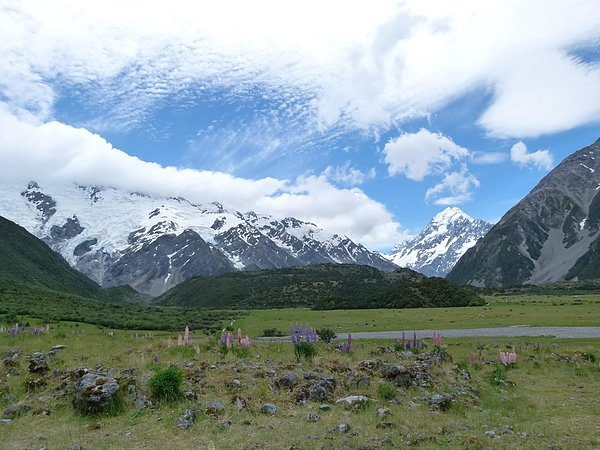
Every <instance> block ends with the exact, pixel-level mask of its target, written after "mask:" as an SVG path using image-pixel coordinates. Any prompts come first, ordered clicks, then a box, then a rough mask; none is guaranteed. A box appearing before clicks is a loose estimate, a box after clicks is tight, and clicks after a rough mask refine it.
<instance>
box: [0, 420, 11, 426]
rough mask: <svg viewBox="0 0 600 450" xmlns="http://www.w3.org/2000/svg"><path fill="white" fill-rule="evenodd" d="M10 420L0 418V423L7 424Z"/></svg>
mask: <svg viewBox="0 0 600 450" xmlns="http://www.w3.org/2000/svg"><path fill="white" fill-rule="evenodd" d="M11 422H12V419H0V425H8V424H10V423H11Z"/></svg>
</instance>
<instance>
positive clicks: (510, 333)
mask: <svg viewBox="0 0 600 450" xmlns="http://www.w3.org/2000/svg"><path fill="white" fill-rule="evenodd" d="M415 331H416V333H417V338H419V339H420V338H430V337H431V335H432V333H433V332H434V331H437V332H439V333H440V334H441V335H442V337H448V338H453V337H517V336H554V337H556V338H561V339H574V338H600V327H530V326H526V325H517V326H512V327H499V328H469V329H467V328H465V329H454V330H415ZM345 337H346V333H339V334H338V338H345ZM405 337H406V338H412V337H413V330H406V331H405ZM352 338H353V339H401V338H402V331H366V332H356V333H354V332H353V333H352ZM257 340H259V341H267V342H277V341H282V340H289V336H287V337H285V336H284V337H276V338H258V339H257Z"/></svg>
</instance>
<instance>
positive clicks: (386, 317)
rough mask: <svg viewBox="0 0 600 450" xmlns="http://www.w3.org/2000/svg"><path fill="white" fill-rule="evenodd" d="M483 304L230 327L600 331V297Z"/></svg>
mask: <svg viewBox="0 0 600 450" xmlns="http://www.w3.org/2000/svg"><path fill="white" fill-rule="evenodd" d="M486 300H487V301H488V303H489V304H488V305H486V306H472V307H458V308H419V309H363V310H334V311H312V310H310V309H294V310H292V311H290V310H286V309H270V310H252V311H248V314H247V315H246V316H244V317H242V318H239V319H238V320H236V326H241V327H242V328H243V329H245V330H248V333H249V334H250V335H252V336H260V335H261V334H262V332H263V330H265V329H268V328H276V329H278V330H280V331H282V332H283V333H285V334H289V331H288V330H289V325H290V322H291V321H294V322H296V321H299V322H302V323H306V322H308V323H310V324H311V325H312V326H313V327H314V328H317V329H318V328H323V327H328V328H331V329H332V330H334V331H337V332H342V333H343V332H348V331H354V332H357V331H395V330H418V329H439V330H443V329H451V328H480V327H502V326H510V325H531V326H600V295H598V294H595V295H575V296H546V295H544V296H536V295H526V296H524V295H515V296H490V297H486Z"/></svg>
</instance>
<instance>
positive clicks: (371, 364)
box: [358, 359, 381, 371]
mask: <svg viewBox="0 0 600 450" xmlns="http://www.w3.org/2000/svg"><path fill="white" fill-rule="evenodd" d="M380 365H381V362H380V361H379V360H377V359H367V360H366V361H361V362H359V363H358V368H359V369H361V370H368V371H373V370H376V369H378V368H379V366H380Z"/></svg>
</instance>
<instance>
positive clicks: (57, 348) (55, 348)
mask: <svg viewBox="0 0 600 450" xmlns="http://www.w3.org/2000/svg"><path fill="white" fill-rule="evenodd" d="M65 348H66V347H65V346H64V345H62V344H58V345H55V346H54V347H52V349H51V350H52V351H57V350H63V349H65Z"/></svg>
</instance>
